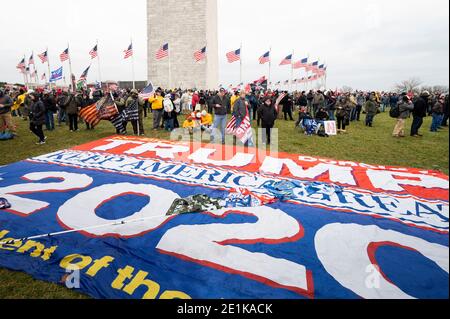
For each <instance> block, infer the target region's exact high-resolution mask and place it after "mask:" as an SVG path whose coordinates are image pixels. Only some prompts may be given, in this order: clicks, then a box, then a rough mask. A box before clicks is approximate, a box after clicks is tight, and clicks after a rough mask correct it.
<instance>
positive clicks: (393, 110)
mask: <svg viewBox="0 0 450 319" xmlns="http://www.w3.org/2000/svg"><path fill="white" fill-rule="evenodd" d="M389 116H390V117H392V118H394V119H396V118H398V117H399V116H400V107H399V106H398V105H396V106H393V107H391V110H390V111H389Z"/></svg>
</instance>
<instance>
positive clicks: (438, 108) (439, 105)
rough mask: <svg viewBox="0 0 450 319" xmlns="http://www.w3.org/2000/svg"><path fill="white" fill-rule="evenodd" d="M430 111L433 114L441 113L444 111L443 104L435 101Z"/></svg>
mask: <svg viewBox="0 0 450 319" xmlns="http://www.w3.org/2000/svg"><path fill="white" fill-rule="evenodd" d="M432 111H433V113H435V114H442V113H444V105H443V104H442V103H440V102H436V103H435V104H434V106H433V109H432Z"/></svg>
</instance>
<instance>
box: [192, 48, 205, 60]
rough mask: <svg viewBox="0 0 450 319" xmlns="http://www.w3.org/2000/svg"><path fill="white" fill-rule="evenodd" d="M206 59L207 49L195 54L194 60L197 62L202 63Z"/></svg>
mask: <svg viewBox="0 0 450 319" xmlns="http://www.w3.org/2000/svg"><path fill="white" fill-rule="evenodd" d="M205 58H206V47H204V48H203V49H201V50H198V51H196V52H195V53H194V59H195V61H196V62H200V61H201V60H203V59H205Z"/></svg>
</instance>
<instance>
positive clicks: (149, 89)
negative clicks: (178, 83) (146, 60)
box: [139, 82, 155, 100]
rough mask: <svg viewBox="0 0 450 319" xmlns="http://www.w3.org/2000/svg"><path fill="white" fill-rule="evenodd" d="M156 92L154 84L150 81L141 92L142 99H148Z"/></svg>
mask: <svg viewBox="0 0 450 319" xmlns="http://www.w3.org/2000/svg"><path fill="white" fill-rule="evenodd" d="M154 92H155V88H154V86H153V84H152V83H151V82H150V83H149V84H148V85H147V86H146V87H145V88H144V89H143V90H142V91H141V93H139V97H140V98H141V99H142V100H147V99H149V98H150V97H152V96H153V93H154Z"/></svg>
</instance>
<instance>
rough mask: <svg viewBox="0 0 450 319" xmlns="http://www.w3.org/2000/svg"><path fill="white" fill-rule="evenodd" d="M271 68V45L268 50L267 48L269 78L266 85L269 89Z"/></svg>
mask: <svg viewBox="0 0 450 319" xmlns="http://www.w3.org/2000/svg"><path fill="white" fill-rule="evenodd" d="M271 69H272V47H270V50H269V79H268V82H267V87H268V88H269V89H270V88H271V85H270V77H271Z"/></svg>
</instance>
